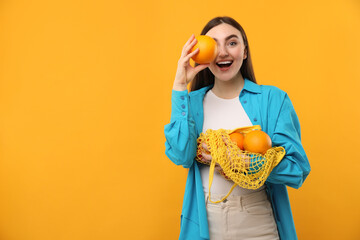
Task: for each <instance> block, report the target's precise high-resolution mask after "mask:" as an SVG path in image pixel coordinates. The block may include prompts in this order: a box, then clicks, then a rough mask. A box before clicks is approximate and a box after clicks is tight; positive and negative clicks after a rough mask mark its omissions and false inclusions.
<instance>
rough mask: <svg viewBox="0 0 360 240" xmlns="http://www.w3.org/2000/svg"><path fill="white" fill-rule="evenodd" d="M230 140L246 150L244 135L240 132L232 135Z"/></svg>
mask: <svg viewBox="0 0 360 240" xmlns="http://www.w3.org/2000/svg"><path fill="white" fill-rule="evenodd" d="M230 139H231V141H233V142H234V143H236V145H237V146H238V147H239V148H240V149H241V150H244V135H242V134H241V133H238V132H234V133H231V134H230Z"/></svg>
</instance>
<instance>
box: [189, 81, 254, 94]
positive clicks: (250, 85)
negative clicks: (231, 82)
mask: <svg viewBox="0 0 360 240" xmlns="http://www.w3.org/2000/svg"><path fill="white" fill-rule="evenodd" d="M213 86H214V85H213V84H212V85H210V86H206V87H204V88H201V89H199V91H195V92H196V93H200V94H205V93H206V92H207V91H209V90H210V89H211V88H213ZM243 90H246V91H248V92H252V93H261V87H260V85H258V84H256V83H254V82H253V81H250V80H249V79H247V78H245V79H244V87H243ZM195 92H191V93H190V94H194V93H195Z"/></svg>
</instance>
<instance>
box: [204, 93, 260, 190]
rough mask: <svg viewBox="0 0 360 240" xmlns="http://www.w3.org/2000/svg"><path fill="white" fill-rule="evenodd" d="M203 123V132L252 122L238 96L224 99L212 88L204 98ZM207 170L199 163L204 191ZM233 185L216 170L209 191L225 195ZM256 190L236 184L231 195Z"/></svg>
mask: <svg viewBox="0 0 360 240" xmlns="http://www.w3.org/2000/svg"><path fill="white" fill-rule="evenodd" d="M203 105H204V125H203V132H204V133H205V132H206V130H207V129H213V130H217V129H220V128H222V129H230V130H231V129H235V128H240V127H247V126H252V123H251V121H250V119H249V117H248V115H247V114H246V112H245V110H244V108H243V106H242V105H241V103H240V99H239V97H235V98H233V99H224V98H219V97H218V96H216V95H215V94H214V93H213V91H212V90H210V91H208V92H207V93H206V95H205V98H204V102H203ZM209 170H210V167H209V166H208V165H203V164H201V165H200V174H201V179H202V183H203V188H204V192H206V193H208V192H209ZM233 185H234V182H233V181H230V180H226V179H225V178H224V177H223V176H221V174H220V173H219V172H217V171H215V172H214V178H213V183H212V185H211V193H214V194H221V195H226V194H227V193H228V192H229V190H230V188H231V187H232V186H233ZM261 189H263V187H261V188H259V189H257V190H250V189H245V188H241V187H239V186H237V187H236V188H235V189H234V190H233V192H232V193H231V195H244V194H248V193H251V192H254V191H259V190H261Z"/></svg>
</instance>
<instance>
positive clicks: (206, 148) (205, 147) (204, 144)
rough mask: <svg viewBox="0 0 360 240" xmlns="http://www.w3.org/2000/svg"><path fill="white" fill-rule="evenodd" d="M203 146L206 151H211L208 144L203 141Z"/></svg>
mask: <svg viewBox="0 0 360 240" xmlns="http://www.w3.org/2000/svg"><path fill="white" fill-rule="evenodd" d="M201 146H202V147H203V148H204V149H205V150H206V151H208V152H210V151H209V148H208V146H207V144H206V143H204V142H203V143H202V144H201Z"/></svg>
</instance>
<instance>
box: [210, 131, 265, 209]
mask: <svg viewBox="0 0 360 240" xmlns="http://www.w3.org/2000/svg"><path fill="white" fill-rule="evenodd" d="M253 130H261V126H260V125H254V126H249V127H242V128H236V129H234V130H232V131H231V132H230V133H234V132H240V133H248V132H250V131H253ZM215 165H216V162H215V160H214V159H212V160H211V164H210V171H209V201H210V202H211V203H220V202H223V201H224V200H225V199H226V198H227V197H228V196H229V195H230V194H231V193H232V191H233V190H234V189H235V187H236V186H237V184H236V183H234V185H233V186H232V187H231V188H230V191H229V192H228V194H226V196H225V197H223V198H222V199H221V200H219V201H212V200H211V185H212V182H213V178H214V171H215Z"/></svg>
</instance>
